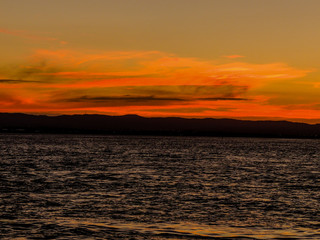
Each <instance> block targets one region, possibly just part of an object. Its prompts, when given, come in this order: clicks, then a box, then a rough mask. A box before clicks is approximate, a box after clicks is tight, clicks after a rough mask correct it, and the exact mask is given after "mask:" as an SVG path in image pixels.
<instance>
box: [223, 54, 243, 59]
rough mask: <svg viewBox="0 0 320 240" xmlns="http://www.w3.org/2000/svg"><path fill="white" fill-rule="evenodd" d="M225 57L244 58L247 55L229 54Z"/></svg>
mask: <svg viewBox="0 0 320 240" xmlns="http://www.w3.org/2000/svg"><path fill="white" fill-rule="evenodd" d="M224 57H225V58H231V59H234V58H244V57H245V56H242V55H229V56H224Z"/></svg>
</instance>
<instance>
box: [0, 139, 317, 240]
mask: <svg viewBox="0 0 320 240" xmlns="http://www.w3.org/2000/svg"><path fill="white" fill-rule="evenodd" d="M319 143H320V141H318V140H292V139H291V140H289V139H250V138H197V137H140V136H76V135H0V153H1V156H0V164H1V165H0V170H1V172H0V174H1V175H0V201H1V204H0V207H1V209H0V210H1V211H0V226H1V227H0V236H2V238H7V239H12V238H19V237H27V238H28V239H43V238H61V239H79V238H80V239H81V238H82V239H84V238H89V237H93V238H96V239H99V238H101V239H105V238H111V239H130V238H132V239H195V238H205V239H207V238H213V239H221V238H222V239H234V238H241V237H243V238H245V237H246V238H249V239H279V238H281V239H293V238H296V239H319V238H320V232H319V227H320V219H319V216H320V201H319V200H320V191H319V190H320V184H319V179H320V177H319V175H320V174H319V173H320V167H319V161H320V158H319V156H320V154H319V153H320V147H319Z"/></svg>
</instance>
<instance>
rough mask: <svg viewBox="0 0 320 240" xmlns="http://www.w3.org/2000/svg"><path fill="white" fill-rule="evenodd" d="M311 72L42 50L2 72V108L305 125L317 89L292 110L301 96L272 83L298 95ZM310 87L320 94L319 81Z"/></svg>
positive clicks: (157, 55) (161, 56) (156, 55)
mask: <svg viewBox="0 0 320 240" xmlns="http://www.w3.org/2000/svg"><path fill="white" fill-rule="evenodd" d="M230 58H231V59H233V58H236V57H232V56H231V57H230ZM237 58H238V57H237ZM312 71H313V70H310V69H297V68H293V67H290V66H289V65H287V64H285V63H267V64H252V63H246V62H238V61H237V62H231V63H222V62H218V61H215V62H212V61H203V60H200V59H196V58H182V57H178V56H175V55H173V54H166V53H162V52H157V51H149V52H148V51H146V52H143V51H141V52H138V51H132V52H130V51H128V52H106V53H104V54H86V53H82V52H76V51H70V50H63V51H49V50H37V51H36V52H35V54H33V55H32V56H31V57H30V59H29V60H28V61H26V62H25V63H24V64H21V65H19V66H17V67H16V68H15V70H14V71H13V70H12V69H10V71H5V70H3V71H2V72H1V73H0V74H1V75H0V76H1V79H0V86H1V89H0V102H1V107H0V111H1V112H31V113H47V114H51V113H54V114H59V113H101V114H111V115H122V114H139V115H143V116H149V117H151V116H181V117H201V118H202V117H228V118H240V119H248V118H249V119H250V118H252V119H255V118H261V119H263V118H265V119H278V118H279V119H301V121H308V119H309V120H310V119H320V110H319V109H320V107H319V104H317V102H318V99H317V96H318V95H316V94H315V93H316V92H315V93H314V96H311V97H310V96H309V97H305V96H302V97H301V101H300V102H299V104H290V105H289V104H287V103H286V102H285V101H284V100H281V98H283V96H288V97H287V98H290V97H291V98H295V97H296V95H286V94H291V93H289V92H287V91H286V89H285V88H283V89H276V87H272V86H277V85H279V84H285V83H286V82H287V83H290V84H291V86H293V87H294V88H295V89H296V90H297V91H299V88H301V86H305V84H304V82H303V81H302V80H301V79H303V78H304V77H306V76H307V75H308V74H309V73H311V72H312ZM308 87H309V88H312V89H313V90H314V91H317V85H316V84H313V85H312V84H309V85H308ZM270 89H274V90H273V91H270ZM275 90H276V91H275ZM277 99H279V100H277ZM281 101H283V102H281Z"/></svg>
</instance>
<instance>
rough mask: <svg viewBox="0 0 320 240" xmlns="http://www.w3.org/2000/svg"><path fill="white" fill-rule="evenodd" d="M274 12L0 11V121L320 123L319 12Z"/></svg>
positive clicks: (252, 8) (109, 7)
mask: <svg viewBox="0 0 320 240" xmlns="http://www.w3.org/2000/svg"><path fill="white" fill-rule="evenodd" d="M133 2H134V4H133ZM222 2H223V3H222ZM240 2H241V3H242V4H244V5H245V7H244V6H242V5H241V4H240ZM266 2H268V3H269V4H268V8H267V9H265V11H264V12H263V8H265V3H266ZM280 2H281V3H279V1H273V0H271V1H251V0H241V1H232V0H227V1H206V0H204V1H194V0H190V1H189V0H186V1H180V0H173V1H161V2H160V1H142V0H140V1H98V0H96V1H86V0H81V1H67V3H64V1H51V2H50V3H48V2H43V1H37V0H30V1H2V3H1V9H2V10H1V14H2V18H3V19H4V20H5V21H3V22H2V26H0V36H1V38H0V42H1V49H2V53H3V54H2V56H1V57H0V59H1V65H0V111H1V112H23V113H33V114H49V115H56V114H75V113H77V114H78V113H80V114H85V113H86V114H89V113H98V114H107V115H124V114H138V115H141V116H161V117H166V116H177V117H192V118H207V117H210V118H237V119H283V120H295V121H301V122H319V119H320V94H319V93H320V79H319V77H320V75H319V72H318V68H319V63H318V62H319V60H318V59H317V56H318V52H319V50H318V49H317V50H314V49H313V48H312V46H313V44H314V43H315V42H317V41H316V40H320V34H319V33H316V32H314V31H316V29H315V28H316V26H317V25H316V24H315V21H318V22H319V20H320V19H319V16H318V14H317V13H316V11H314V9H316V8H317V7H320V3H319V2H318V1H312V0H307V1H304V2H303V3H302V1H296V0H292V1H289V0H287V1H280ZM72 3H73V4H72ZM165 3H166V4H165ZM289 5H290V6H289ZM33 6H34V7H36V9H33ZM287 7H288V8H287ZM208 9H211V10H212V11H211V12H210V11H209V10H208ZM217 9H218V10H219V13H218V12H217V11H218V10H217ZM283 10H286V11H283ZM301 11H304V13H303V16H305V17H304V18H303V19H297V18H296V17H295V15H294V14H297V15H299V14H302V12H301ZM218 20H219V21H220V23H219V22H217V21H218ZM256 24H259V26H256ZM204 25H205V26H204ZM71 32H72V34H71ZM271 34H273V35H271ZM253 39H255V41H253ZM315 47H316V46H315Z"/></svg>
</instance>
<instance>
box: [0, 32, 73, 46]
mask: <svg viewBox="0 0 320 240" xmlns="http://www.w3.org/2000/svg"><path fill="white" fill-rule="evenodd" d="M0 33H3V34H7V35H11V36H15V37H20V38H24V39H31V40H38V41H55V42H59V43H60V44H62V45H65V44H67V42H66V41H63V40H60V39H58V38H54V37H46V36H40V35H37V34H33V33H30V32H27V31H21V30H9V29H5V28H0Z"/></svg>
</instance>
